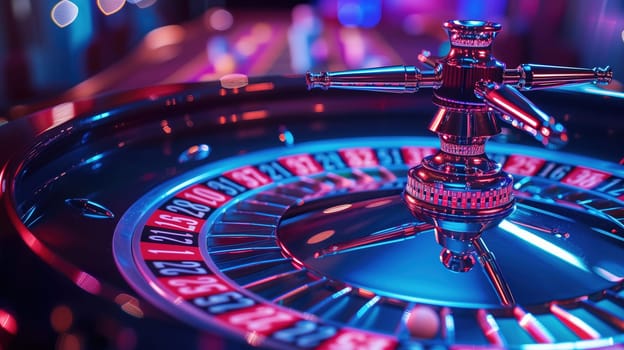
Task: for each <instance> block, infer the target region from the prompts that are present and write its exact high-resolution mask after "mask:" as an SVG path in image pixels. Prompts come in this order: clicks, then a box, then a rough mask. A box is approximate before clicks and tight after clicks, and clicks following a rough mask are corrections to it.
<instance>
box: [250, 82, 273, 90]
mask: <svg viewBox="0 0 624 350" xmlns="http://www.w3.org/2000/svg"><path fill="white" fill-rule="evenodd" d="M274 89H275V85H273V83H271V82H264V83H255V84H249V85H247V86H246V87H245V91H247V92H258V91H271V90H274Z"/></svg>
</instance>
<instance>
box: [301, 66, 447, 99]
mask: <svg viewBox="0 0 624 350" xmlns="http://www.w3.org/2000/svg"><path fill="white" fill-rule="evenodd" d="M306 83H307V85H308V89H313V88H321V89H323V90H327V89H329V88H336V89H349V90H364V91H378V92H392V93H413V92H416V91H418V89H421V88H437V87H439V85H440V74H439V72H437V71H435V70H428V71H421V70H420V69H418V68H416V67H414V66H390V67H379V68H367V69H356V70H350V71H339V72H321V73H310V72H308V73H307V74H306Z"/></svg>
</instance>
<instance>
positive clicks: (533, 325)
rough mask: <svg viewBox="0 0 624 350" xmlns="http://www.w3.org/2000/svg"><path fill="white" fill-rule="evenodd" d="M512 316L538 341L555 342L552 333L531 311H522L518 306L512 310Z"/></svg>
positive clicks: (544, 342)
mask: <svg viewBox="0 0 624 350" xmlns="http://www.w3.org/2000/svg"><path fill="white" fill-rule="evenodd" d="M513 314H514V317H515V318H516V320H517V321H518V324H519V325H520V327H522V328H523V329H524V330H525V331H527V333H529V334H530V335H531V337H532V338H533V339H534V340H535V341H536V342H538V343H542V344H551V343H554V342H555V338H554V337H553V335H552V334H550V332H549V331H548V330H547V329H546V328H545V327H544V326H543V325H542V324H541V323H540V322H539V321H538V320H537V319H536V318H535V316H533V315H532V314H531V313H529V312H526V311H524V309H522V308H521V307H519V306H516V307H515V308H514V310H513Z"/></svg>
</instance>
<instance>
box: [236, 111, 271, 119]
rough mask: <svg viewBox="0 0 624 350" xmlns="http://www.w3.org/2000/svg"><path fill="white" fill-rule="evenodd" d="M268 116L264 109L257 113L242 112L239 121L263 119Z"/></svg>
mask: <svg viewBox="0 0 624 350" xmlns="http://www.w3.org/2000/svg"><path fill="white" fill-rule="evenodd" d="M268 116H269V111H267V110H266V109H261V110H258V111H249V112H243V113H242V114H241V119H242V120H257V119H265V118H266V117H268Z"/></svg>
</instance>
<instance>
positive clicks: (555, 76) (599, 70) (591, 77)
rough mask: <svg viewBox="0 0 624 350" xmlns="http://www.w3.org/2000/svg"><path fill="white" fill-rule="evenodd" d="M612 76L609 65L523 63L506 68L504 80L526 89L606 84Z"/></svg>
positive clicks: (505, 82)
mask: <svg viewBox="0 0 624 350" xmlns="http://www.w3.org/2000/svg"><path fill="white" fill-rule="evenodd" d="M612 78H613V71H612V70H611V67H609V66H606V67H594V68H577V67H563V66H551V65H543V64H521V65H519V66H518V68H516V69H506V70H505V73H504V74H503V81H502V82H503V83H504V84H510V85H514V86H515V87H517V88H519V89H521V90H523V91H525V90H532V89H543V88H550V87H554V86H561V85H568V84H578V83H594V84H601V85H605V84H608V83H610V82H611V79H612Z"/></svg>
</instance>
